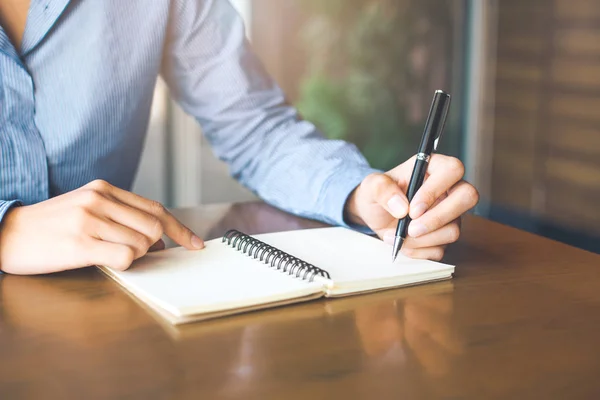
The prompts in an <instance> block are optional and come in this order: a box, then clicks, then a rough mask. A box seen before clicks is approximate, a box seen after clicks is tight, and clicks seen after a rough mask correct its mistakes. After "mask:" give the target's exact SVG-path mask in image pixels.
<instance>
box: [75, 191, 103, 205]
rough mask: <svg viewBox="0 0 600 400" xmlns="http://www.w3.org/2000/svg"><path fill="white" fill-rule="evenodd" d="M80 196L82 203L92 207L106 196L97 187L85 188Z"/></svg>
mask: <svg viewBox="0 0 600 400" xmlns="http://www.w3.org/2000/svg"><path fill="white" fill-rule="evenodd" d="M80 196H81V203H82V204H84V205H86V206H90V207H96V206H98V205H99V204H100V203H101V202H102V200H103V199H104V197H103V196H102V195H101V194H100V192H98V191H97V190H95V189H91V190H83V191H82V192H81V194H80Z"/></svg>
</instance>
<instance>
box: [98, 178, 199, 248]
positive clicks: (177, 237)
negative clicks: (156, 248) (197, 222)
mask: <svg viewBox="0 0 600 400" xmlns="http://www.w3.org/2000/svg"><path fill="white" fill-rule="evenodd" d="M108 194H110V195H112V196H113V197H114V198H115V199H116V200H118V201H120V202H122V203H125V204H127V205H129V206H131V207H135V208H137V209H139V210H142V211H144V212H146V213H148V214H150V215H152V216H154V217H156V218H157V219H158V220H159V221H160V223H161V225H162V227H163V231H164V233H165V235H167V236H168V237H170V238H171V239H173V241H174V242H175V243H177V244H178V245H180V246H183V247H185V248H187V249H190V250H198V249H202V248H204V241H203V240H202V239H200V238H199V237H198V236H196V235H195V234H194V232H192V230H191V229H189V228H188V227H187V226H185V225H183V224H182V223H181V222H179V220H178V219H177V218H175V216H173V214H171V213H170V212H169V211H168V210H167V209H166V208H165V207H164V206H163V205H162V204H161V203H159V202H157V201H153V200H148V199H146V198H144V197H142V196H139V195H137V194H135V193H131V192H128V191H126V190H123V189H119V188H117V187H114V186H112V187H111V188H110V189H109V190H108Z"/></svg>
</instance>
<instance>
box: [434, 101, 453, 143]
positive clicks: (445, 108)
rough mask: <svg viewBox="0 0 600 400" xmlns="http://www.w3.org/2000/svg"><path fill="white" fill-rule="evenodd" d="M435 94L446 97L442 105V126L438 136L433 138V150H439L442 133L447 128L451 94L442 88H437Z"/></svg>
mask: <svg viewBox="0 0 600 400" xmlns="http://www.w3.org/2000/svg"><path fill="white" fill-rule="evenodd" d="M435 94H436V96H444V97H445V98H446V101H445V102H444V104H443V106H442V115H441V123H442V126H440V127H439V128H438V130H437V136H436V137H435V138H434V139H433V151H436V150H437V147H438V144H439V142H440V138H441V137H442V134H443V133H444V129H445V128H446V117H447V116H448V110H449V109H450V95H449V94H448V93H445V92H444V91H442V90H436V91H435Z"/></svg>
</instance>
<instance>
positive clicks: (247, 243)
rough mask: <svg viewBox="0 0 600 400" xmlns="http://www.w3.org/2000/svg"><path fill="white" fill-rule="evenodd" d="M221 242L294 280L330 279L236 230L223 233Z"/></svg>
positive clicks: (313, 267)
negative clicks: (292, 276)
mask: <svg viewBox="0 0 600 400" xmlns="http://www.w3.org/2000/svg"><path fill="white" fill-rule="evenodd" d="M221 242H223V243H224V242H227V244H228V245H229V246H231V247H233V248H234V249H237V250H238V251H241V252H242V253H244V254H247V255H248V256H250V257H254V259H259V260H260V261H261V262H264V263H265V264H270V265H271V268H277V270H278V271H281V272H285V273H287V274H288V275H296V278H301V279H302V280H308V281H309V282H312V281H313V280H314V278H315V277H316V276H322V277H324V278H327V279H331V277H330V275H329V273H328V272H327V271H325V270H323V269H321V268H318V267H315V266H314V265H312V264H309V263H307V262H306V261H302V260H300V259H299V258H296V257H294V256H292V255H290V254H288V253H285V252H283V251H281V250H279V249H277V248H275V247H273V246H270V245H268V244H266V243H265V242H261V241H260V240H258V239H255V238H253V237H252V236H249V235H246V234H245V233H242V232H240V231H238V230H235V229H231V230H229V231H227V232H225V235H223V238H222V239H221ZM300 275H302V277H300Z"/></svg>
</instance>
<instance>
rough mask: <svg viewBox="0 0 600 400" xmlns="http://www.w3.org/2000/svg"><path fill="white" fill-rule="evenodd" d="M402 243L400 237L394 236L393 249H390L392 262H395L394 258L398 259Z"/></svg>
mask: <svg viewBox="0 0 600 400" xmlns="http://www.w3.org/2000/svg"><path fill="white" fill-rule="evenodd" d="M402 242H404V239H403V238H402V237H399V236H396V237H395V238H394V248H393V249H392V262H394V261H396V258H398V253H399V252H400V249H401V248H402Z"/></svg>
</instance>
